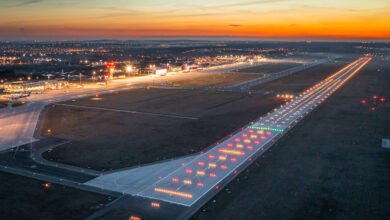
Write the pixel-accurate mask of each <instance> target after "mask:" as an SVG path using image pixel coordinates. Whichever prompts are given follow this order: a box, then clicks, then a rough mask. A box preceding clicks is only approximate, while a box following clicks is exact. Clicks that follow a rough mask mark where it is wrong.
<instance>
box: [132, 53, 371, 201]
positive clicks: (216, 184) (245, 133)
mask: <svg viewBox="0 0 390 220" xmlns="http://www.w3.org/2000/svg"><path fill="white" fill-rule="evenodd" d="M370 60H371V57H366V56H365V57H362V58H360V59H358V60H356V61H355V62H353V63H351V64H349V65H348V66H346V67H344V68H343V69H342V70H340V71H339V72H337V73H335V74H333V75H331V76H330V77H328V78H327V79H325V80H324V81H322V82H320V83H318V84H317V85H315V86H314V87H312V88H310V89H309V90H307V91H305V92H303V93H302V94H301V95H299V96H298V97H297V98H296V99H294V100H292V101H290V102H288V103H287V104H285V105H283V106H281V107H280V108H278V109H276V110H274V111H273V112H270V113H268V114H267V115H266V116H265V117H263V118H260V119H259V120H257V121H254V122H252V123H250V124H249V125H248V126H246V127H243V128H242V129H241V130H240V131H238V132H237V133H235V134H232V135H230V136H229V137H228V138H226V139H225V140H224V141H222V142H221V143H217V144H216V145H215V146H214V147H212V148H211V149H209V150H207V151H206V152H202V153H201V154H200V155H199V156H197V157H195V158H194V159H193V160H192V161H190V162H189V163H187V164H184V165H183V166H181V167H180V168H179V169H176V170H175V171H173V172H172V173H170V174H169V175H167V176H165V177H164V178H162V179H161V180H159V181H157V182H156V183H155V184H153V185H152V186H150V187H148V188H147V189H146V190H144V191H142V192H139V193H138V194H137V196H141V197H145V198H150V199H154V200H161V201H165V202H169V203H173V204H177V205H182V206H187V207H191V206H193V205H195V204H198V202H199V203H201V204H203V203H204V202H206V201H207V200H208V199H209V198H211V197H212V196H214V195H215V194H216V193H217V192H218V191H219V189H221V187H223V186H224V185H226V184H227V183H228V182H229V181H230V180H232V179H233V178H234V177H235V176H236V174H238V173H239V172H240V171H241V170H243V169H245V168H246V167H247V166H249V165H250V164H251V163H252V161H253V160H254V159H256V158H257V157H258V156H260V155H261V154H262V153H263V152H265V151H266V150H267V149H268V148H269V147H270V146H272V144H273V143H274V142H276V141H277V140H278V139H279V138H280V137H282V136H283V135H284V134H285V133H286V132H287V131H288V130H289V129H291V128H292V127H293V126H294V125H296V124H297V123H298V122H299V121H300V120H301V119H302V118H303V117H305V116H306V115H307V114H309V113H310V112H311V111H312V110H313V109H314V108H316V107H317V106H318V105H320V104H321V103H322V102H323V101H325V100H326V99H327V98H328V97H329V96H330V95H331V94H332V93H333V92H335V91H336V90H337V89H338V88H339V87H341V86H342V85H343V84H344V83H346V82H347V81H348V80H349V79H350V78H351V77H353V76H354V75H355V74H356V73H357V72H358V71H359V70H360V69H361V68H363V67H364V66H365V65H366V64H367V63H368V62H370Z"/></svg>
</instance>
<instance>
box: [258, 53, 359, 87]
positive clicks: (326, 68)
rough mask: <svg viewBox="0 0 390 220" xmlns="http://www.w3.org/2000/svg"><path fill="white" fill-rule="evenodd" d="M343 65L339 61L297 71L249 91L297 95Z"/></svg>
mask: <svg viewBox="0 0 390 220" xmlns="http://www.w3.org/2000/svg"><path fill="white" fill-rule="evenodd" d="M349 61H350V62H352V60H350V59H349ZM345 65H346V63H345V62H340V61H334V62H328V63H324V64H320V65H318V66H314V67H312V68H308V69H306V70H303V71H299V72H297V73H295V74H292V75H289V76H286V77H284V78H281V79H277V80H274V81H272V82H269V83H266V84H261V85H258V86H255V87H253V88H251V90H258V91H272V92H273V93H283V92H292V93H299V92H302V91H303V90H304V89H307V88H310V87H311V86H312V85H313V84H315V83H318V82H320V81H322V80H324V79H325V78H326V77H327V76H329V75H330V74H332V73H335V72H337V71H338V70H339V69H341V68H342V67H343V66H345ZM286 82H288V83H286Z"/></svg>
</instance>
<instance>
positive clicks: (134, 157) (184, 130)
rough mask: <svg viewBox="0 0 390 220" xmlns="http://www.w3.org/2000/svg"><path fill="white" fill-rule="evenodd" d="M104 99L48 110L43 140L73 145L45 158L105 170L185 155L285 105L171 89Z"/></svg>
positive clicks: (269, 99) (243, 96)
mask: <svg viewBox="0 0 390 220" xmlns="http://www.w3.org/2000/svg"><path fill="white" fill-rule="evenodd" d="M100 98H102V99H101V100H98V101H96V100H92V99H90V98H88V99H81V100H75V101H74V102H72V101H70V102H66V103H64V104H67V105H74V106H62V105H54V106H51V107H49V108H48V109H47V113H46V115H45V117H44V118H43V120H42V124H41V126H40V127H41V131H40V133H41V135H43V136H54V137H57V138H63V139H67V140H70V141H71V142H70V143H69V144H66V145H63V146H60V147H57V148H55V149H54V150H52V151H50V152H46V153H44V155H43V156H44V157H45V158H46V159H48V160H52V161H57V162H61V163H67V164H72V165H76V166H81V167H89V168H93V169H97V170H107V169H116V168H123V167H129V166H135V165H140V164H147V163H151V162H155V161H161V160H165V159H169V158H175V157H178V156H184V155H188V154H192V153H195V152H199V151H201V150H202V149H204V148H206V147H209V146H210V145H211V144H213V143H215V142H217V141H218V140H219V139H221V138H223V137H225V136H226V135H228V134H229V133H231V132H233V131H235V130H237V129H238V128H240V127H241V126H244V125H246V124H247V123H249V122H250V121H252V120H254V119H256V118H258V117H260V116H261V115H262V114H265V113H267V112H269V111H270V110H272V109H273V108H275V107H277V106H279V105H280V104H282V101H280V100H276V99H274V98H273V97H270V96H265V95H249V94H246V93H228V92H225V93H224V92H208V91H192V90H191V91H185V90H171V89H168V90H166V89H136V90H131V91H127V92H121V93H117V94H111V95H104V96H101V97H100ZM80 106H93V107H98V108H101V109H98V110H95V109H83V108H79V107H80ZM103 109H104V110H103ZM112 109H120V110H127V111H134V112H132V113H129V112H116V111H112ZM49 129H50V131H51V132H50V133H48V132H47V131H48V130H49Z"/></svg>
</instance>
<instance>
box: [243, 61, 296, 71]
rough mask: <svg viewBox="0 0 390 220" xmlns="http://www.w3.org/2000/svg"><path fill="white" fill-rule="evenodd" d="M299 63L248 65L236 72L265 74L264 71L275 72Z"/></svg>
mask: <svg viewBox="0 0 390 220" xmlns="http://www.w3.org/2000/svg"><path fill="white" fill-rule="evenodd" d="M299 65H301V64H299V63H267V64H264V65H260V66H255V67H249V68H245V69H240V70H238V72H240V73H258V74H266V73H276V72H280V71H283V70H286V69H290V68H293V67H296V66H299Z"/></svg>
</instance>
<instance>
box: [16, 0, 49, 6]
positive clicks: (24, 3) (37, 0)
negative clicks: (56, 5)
mask: <svg viewBox="0 0 390 220" xmlns="http://www.w3.org/2000/svg"><path fill="white" fill-rule="evenodd" d="M44 1H45V0H28V1H19V2H18V1H16V3H15V4H12V5H10V6H9V7H23V6H27V5H34V4H38V3H41V2H44Z"/></svg>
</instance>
